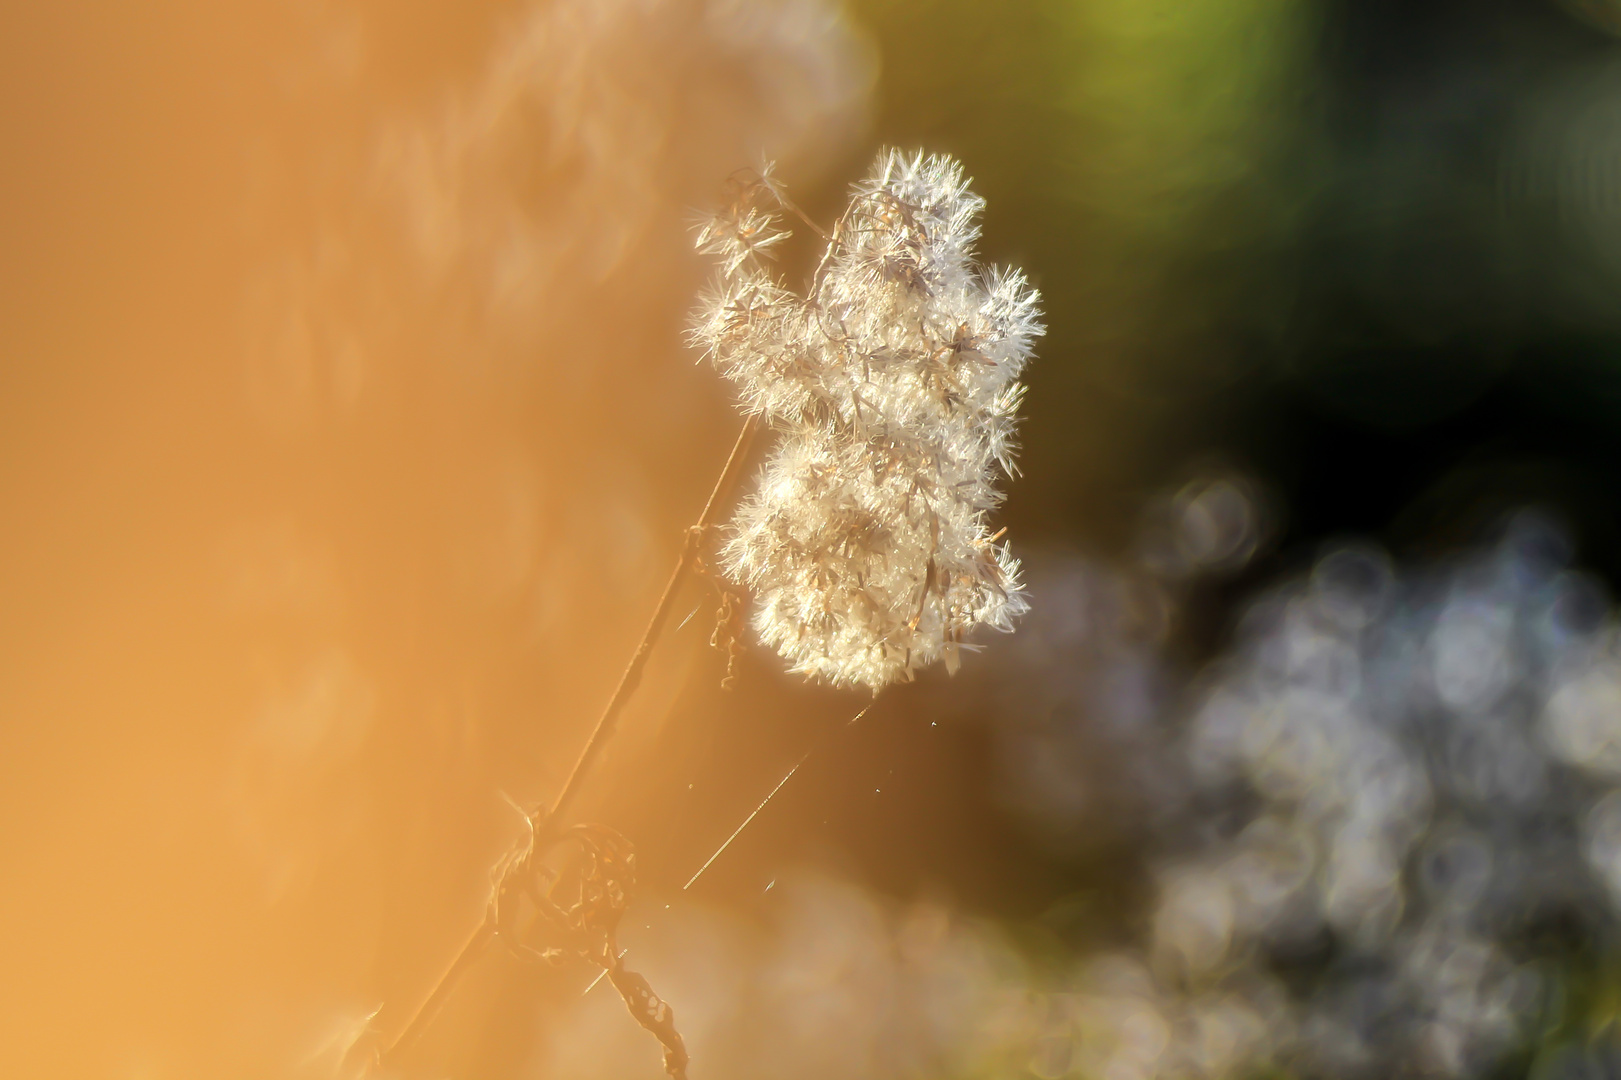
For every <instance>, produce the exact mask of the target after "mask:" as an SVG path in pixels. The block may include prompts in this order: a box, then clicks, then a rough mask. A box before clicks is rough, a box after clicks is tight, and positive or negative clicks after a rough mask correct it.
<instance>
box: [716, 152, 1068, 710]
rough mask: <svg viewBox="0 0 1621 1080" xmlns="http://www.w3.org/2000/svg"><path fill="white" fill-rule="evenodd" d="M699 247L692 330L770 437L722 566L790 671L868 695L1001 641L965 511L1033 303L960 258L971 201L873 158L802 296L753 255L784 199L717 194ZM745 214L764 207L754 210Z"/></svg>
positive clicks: (1009, 440) (990, 488)
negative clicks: (990, 636)
mask: <svg viewBox="0 0 1621 1080" xmlns="http://www.w3.org/2000/svg"><path fill="white" fill-rule="evenodd" d="M731 195H732V197H731V199H730V202H729V205H728V206H727V207H726V209H725V210H724V211H723V212H722V213H721V214H719V215H717V216H716V218H715V219H714V220H713V221H711V222H709V223H708V224H706V225H705V226H704V227H703V229H702V231H701V233H700V235H699V246H700V248H701V249H702V250H704V251H705V252H707V253H710V254H713V255H715V256H716V257H717V258H718V259H719V260H720V272H719V275H718V277H717V280H716V282H715V284H714V286H713V287H712V289H711V290H710V292H709V293H708V294H707V295H706V296H705V298H704V300H703V303H702V306H701V307H700V309H699V311H698V313H697V315H696V317H695V319H694V324H693V331H692V339H693V341H694V343H695V344H696V345H697V346H699V347H701V348H702V349H703V350H704V351H705V353H706V355H708V356H709V357H710V358H711V359H712V360H713V361H714V363H715V364H716V366H717V367H718V368H719V369H720V371H721V373H722V374H724V375H725V376H726V377H727V378H729V379H731V380H733V381H734V382H735V383H736V384H737V385H738V388H739V390H740V395H741V406H742V408H744V409H745V410H746V411H748V412H751V413H757V414H761V415H763V416H764V417H765V418H766V419H767V420H768V421H770V422H771V423H772V424H773V426H774V427H776V428H777V429H778V430H779V431H780V432H781V433H782V437H781V439H780V440H779V442H778V444H777V446H776V448H775V449H774V451H773V452H772V454H771V457H770V459H769V460H768V461H767V463H766V465H765V467H764V469H763V471H762V474H761V477H760V482H759V486H758V489H757V490H756V492H755V493H754V494H753V495H752V496H750V497H749V498H747V499H746V500H745V501H744V503H743V505H742V507H741V508H740V509H739V511H738V514H737V517H736V519H735V520H734V522H733V525H732V535H731V537H730V539H729V541H728V542H727V543H726V545H725V546H724V548H723V550H722V563H723V566H724V568H725V570H726V573H727V574H728V576H729V577H731V578H732V580H734V581H736V582H738V583H740V584H743V585H745V586H747V587H748V588H749V589H750V590H751V591H752V593H753V594H754V596H755V598H756V601H757V607H756V611H755V615H754V625H755V628H756V629H757V630H758V632H759V634H760V637H761V639H762V640H763V641H765V642H766V643H767V644H769V645H771V646H773V647H774V648H776V649H777V650H778V651H779V652H780V653H782V655H783V656H784V657H786V658H787V659H788V660H790V661H791V662H792V664H793V667H794V670H796V671H800V672H803V673H806V674H810V675H814V676H817V677H820V678H823V679H825V680H827V681H829V682H832V683H834V684H836V685H851V684H860V685H866V686H869V687H871V688H873V689H875V690H876V689H878V688H879V687H881V686H883V685H885V684H886V683H889V682H892V681H894V680H895V679H897V678H910V677H911V674H912V672H913V671H914V670H915V669H917V668H918V667H921V666H924V665H927V664H929V663H932V662H934V661H935V660H939V659H943V660H945V662H946V664H947V666H948V668H950V669H951V670H955V668H956V664H957V651H958V649H959V648H960V647H962V646H963V644H964V640H965V637H966V636H967V634H968V632H969V631H970V630H972V629H973V627H975V626H976V625H979V624H981V623H984V624H989V625H990V626H993V627H995V628H996V629H999V630H1011V629H1012V627H1013V619H1014V618H1015V617H1016V616H1017V615H1019V614H1020V613H1021V612H1023V611H1024V610H1025V609H1026V607H1027V604H1026V602H1025V599H1024V595H1023V589H1022V586H1021V584H1020V582H1019V564H1018V561H1017V560H1015V559H1013V558H1012V557H1011V556H1010V555H1009V554H1008V551H1007V548H1006V546H1005V545H1003V544H999V543H997V542H996V541H997V538H998V537H999V536H1000V533H998V534H995V535H993V534H992V532H991V529H990V526H989V525H988V524H987V522H986V517H987V515H988V514H989V513H990V512H991V511H992V510H994V509H995V508H996V506H997V505H998V504H999V503H1000V502H1001V498H1002V496H1001V493H1000V492H999V491H998V490H997V488H996V480H997V478H998V476H999V474H1001V473H1011V472H1012V471H1013V455H1014V453H1015V451H1016V449H1017V447H1016V444H1015V441H1014V435H1015V428H1016V425H1017V412H1018V407H1019V403H1020V400H1021V399H1022V397H1023V387H1022V386H1020V385H1019V384H1018V382H1017V379H1018V376H1019V373H1020V371H1021V370H1022V369H1023V367H1024V365H1025V364H1026V363H1027V362H1028V361H1029V359H1030V356H1031V351H1032V348H1033V345H1034V342H1035V339H1036V338H1037V337H1039V336H1040V335H1041V333H1042V330H1043V328H1042V325H1041V321H1040V311H1039V309H1038V307H1037V304H1038V300H1039V297H1038V294H1037V293H1036V291H1035V290H1034V289H1032V288H1031V287H1030V286H1029V284H1028V283H1027V282H1026V281H1025V279H1024V276H1023V275H1022V274H1020V273H1019V272H1018V271H1014V270H996V269H990V270H987V269H985V268H983V267H981V266H980V265H979V264H977V263H976V262H975V261H974V258H973V245H974V241H975V240H976V239H977V237H978V235H979V226H978V217H979V213H980V211H981V210H982V209H983V207H984V201H983V200H982V199H980V198H979V197H978V196H977V195H975V194H973V193H972V192H971V191H970V190H969V189H968V182H967V180H966V179H965V178H964V177H963V174H962V167H961V166H960V165H958V164H957V162H955V161H953V160H952V159H950V158H948V157H943V156H928V157H925V156H924V155H922V154H916V155H911V156H908V155H904V154H901V153H899V152H896V151H893V150H891V151H886V152H885V153H883V154H881V155H880V156H879V158H878V161H877V163H876V164H875V166H874V167H873V170H872V173H871V174H870V175H869V176H868V177H867V179H865V180H863V181H861V182H860V183H858V184H856V185H855V187H854V191H853V194H852V197H851V201H850V205H849V208H848V209H847V210H846V211H845V212H844V215H843V216H842V217H841V218H840V219H839V221H838V222H837V224H836V225H835V226H834V229H833V232H832V235H831V236H830V237H829V238H828V243H827V248H826V251H825V252H824V254H823V256H822V259H821V261H820V264H819V265H818V267H817V270H816V273H815V276H814V278H813V279H812V281H811V284H810V288H809V290H808V293H807V296H805V297H803V298H801V297H799V296H798V295H796V294H794V293H793V292H792V291H790V290H788V289H786V288H784V287H783V286H782V285H781V284H780V283H779V282H778V281H777V280H776V279H775V277H774V276H773V275H772V274H771V273H770V270H769V267H768V264H767V259H768V257H769V256H770V254H771V251H772V248H773V247H774V245H776V244H777V243H779V242H780V241H781V240H782V239H783V237H784V236H785V235H786V234H785V233H784V232H783V231H782V230H781V229H780V228H779V227H778V224H777V215H776V213H775V212H774V210H775V209H782V208H786V209H789V210H793V211H795V212H797V208H796V207H794V206H793V204H792V203H791V202H789V201H788V199H787V197H786V196H785V195H784V194H783V192H782V189H781V185H780V184H779V183H778V182H777V181H776V179H775V177H773V176H772V175H771V174H770V170H769V169H767V170H764V172H763V174H762V175H761V176H759V177H756V178H753V179H751V180H749V181H747V182H734V183H733V185H732V192H731ZM767 204H770V205H769V206H768V205H767Z"/></svg>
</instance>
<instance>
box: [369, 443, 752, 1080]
mask: <svg viewBox="0 0 1621 1080" xmlns="http://www.w3.org/2000/svg"><path fill="white" fill-rule="evenodd" d="M759 428H760V418H759V417H758V416H750V417H748V419H747V420H746V421H745V422H744V424H743V429H742V430H741V431H740V432H738V436H737V441H736V442H735V443H734V444H733V445H732V450H731V454H730V455H729V456H728V457H727V459H726V465H725V467H724V468H723V469H722V470H721V474H720V477H719V478H718V479H717V480H716V481H715V486H714V488H713V489H711V491H710V493H709V499H708V501H707V502H706V503H705V505H704V509H703V513H702V514H701V515H699V518H698V521H697V523H696V524H694V525H693V526H692V527H691V528H689V529H688V530H687V534H686V539H685V541H684V543H683V544H682V548H681V554H680V556H679V557H678V558H677V560H676V564H675V568H674V569H673V570H672V571H671V572H670V577H669V580H668V581H667V582H666V583H665V586H664V591H663V593H662V594H660V596H659V600H658V604H657V606H656V607H654V609H653V617H652V618H651V619H649V620H648V624H647V629H646V631H645V632H644V633H643V634H642V639H641V641H640V642H639V643H638V644H637V646H636V651H635V652H634V653H632V654H631V658H630V662H629V663H628V664H626V665H625V670H624V672H623V674H621V675H620V677H619V683H618V685H617V686H616V687H615V688H614V692H613V696H612V697H610V698H609V699H608V704H607V706H606V707H605V708H604V709H603V711H602V715H601V716H600V717H599V718H598V719H597V723H596V726H595V727H594V728H593V729H592V731H591V737H590V738H589V739H588V740H587V741H586V744H585V747H584V749H583V750H581V752H580V756H579V758H578V760H576V761H575V763H574V768H573V769H572V770H571V771H570V773H569V776H568V779H567V780H566V781H565V782H564V784H563V787H562V790H560V791H559V792H558V794H557V797H556V798H555V799H554V800H553V801H552V805H551V807H550V809H537V810H535V811H533V812H531V813H529V814H526V815H525V819H526V821H527V824H528V832H527V835H526V836H525V838H524V839H523V840H522V841H521V842H520V843H519V844H518V845H517V846H516V847H514V848H513V850H512V851H510V852H508V853H507V855H505V856H504V857H503V858H502V859H501V861H500V862H499V863H497V864H496V866H495V868H494V869H493V870H492V874H491V876H492V878H493V887H492V891H491V897H490V903H489V905H488V906H487V908H486V910H485V914H484V918H483V920H482V921H481V922H480V923H479V924H478V926H476V927H475V928H474V929H473V932H472V934H471V935H470V936H469V937H468V939H467V942H466V944H464V945H463V946H462V947H461V950H460V951H459V952H458V953H457V954H456V957H455V959H454V960H452V961H451V963H450V966H449V967H448V968H446V969H445V972H444V974H443V975H441V976H440V977H439V980H438V982H436V983H435V984H434V986H433V989H432V990H431V991H429V993H428V996H427V997H426V998H424V999H423V1001H422V1004H421V1005H419V1006H418V1007H417V1009H416V1011H415V1012H414V1013H412V1014H411V1017H410V1018H409V1019H408V1020H407V1021H406V1022H405V1024H404V1026H403V1027H401V1028H400V1031H399V1034H397V1035H396V1036H395V1037H394V1039H393V1040H392V1041H391V1042H390V1043H388V1045H387V1046H385V1047H382V1048H381V1049H373V1050H372V1052H371V1055H370V1060H369V1062H367V1064H369V1065H370V1066H372V1067H374V1068H375V1067H381V1066H386V1065H389V1064H392V1063H394V1062H395V1061H396V1060H397V1059H398V1057H399V1055H400V1054H402V1053H403V1052H404V1051H405V1050H407V1049H408V1048H409V1047H410V1046H411V1045H412V1044H413V1043H414V1042H415V1041H416V1039H417V1037H418V1036H420V1035H421V1034H422V1031H423V1030H424V1029H425V1028H426V1027H427V1026H428V1024H429V1023H431V1022H432V1020H433V1018H434V1016H435V1015H436V1014H437V1013H438V1011H439V1009H440V1007H441V1006H443V1004H444V1003H445V999H446V998H448V997H449V996H450V992H451V990H452V989H453V988H454V987H455V985H456V983H457V982H458V981H459V980H460V979H461V977H462V976H463V975H465V974H466V973H467V970H468V969H469V968H470V967H472V965H473V964H474V962H475V961H477V959H478V958H479V957H480V956H481V955H482V954H483V952H484V950H485V948H486V947H487V946H488V945H489V944H490V943H491V942H493V941H494V940H495V939H496V938H498V937H499V938H502V939H503V940H504V941H505V942H506V943H507V944H508V946H509V947H510V948H511V949H512V951H513V952H514V953H515V954H517V955H519V956H522V957H524V958H525V959H529V960H545V961H548V962H557V961H559V960H561V959H564V958H566V957H567V956H568V955H574V956H580V957H583V958H585V959H588V960H590V961H592V962H593V963H597V964H599V965H601V966H602V967H603V968H604V970H605V971H606V973H607V976H608V979H609V981H610V982H611V983H612V984H613V986H614V989H616V990H617V991H619V994H620V996H621V997H622V998H624V1000H625V1004H626V1006H627V1007H628V1008H629V1009H630V1011H631V1015H632V1016H633V1017H635V1019H636V1021H637V1023H639V1024H641V1025H642V1026H643V1027H645V1028H647V1029H648V1030H649V1031H651V1032H652V1033H653V1034H654V1035H655V1036H656V1037H657V1038H658V1040H659V1042H660V1043H661V1044H663V1046H664V1064H665V1070H666V1071H667V1072H668V1073H669V1074H670V1076H671V1077H673V1078H675V1080H682V1078H684V1076H685V1069H686V1061H687V1056H686V1050H685V1048H684V1046H683V1045H682V1042H681V1036H680V1035H679V1034H678V1033H677V1032H676V1030H675V1025H674V1020H673V1015H672V1013H671V1011H670V1008H669V1005H668V1004H667V1003H666V1002H664V1001H662V1000H661V999H660V998H659V997H658V996H657V995H656V994H654V993H653V990H652V987H650V986H649V985H648V983H647V980H646V979H644V978H642V976H640V975H638V974H636V973H635V972H632V971H627V970H625V968H624V966H623V964H622V961H621V956H620V951H619V950H618V949H617V947H616V946H615V944H614V938H613V931H614V928H615V926H616V925H617V921H618V916H619V914H620V913H622V912H623V910H624V906H625V905H626V904H628V903H629V899H630V891H631V889H632V887H633V886H634V881H635V874H634V865H635V864H634V858H635V856H634V853H633V851H632V849H631V846H630V843H629V841H627V840H625V838H624V837H622V836H620V835H619V834H618V833H616V832H614V831H613V830H611V829H608V828H607V827H606V826H600V825H575V826H569V825H567V823H566V818H565V817H564V815H565V814H566V813H567V811H568V809H569V807H570V806H571V804H572V803H573V801H574V799H575V798H576V797H577V796H578V795H579V793H580V789H581V787H582V786H583V784H584V782H585V779H586V777H587V776H588V775H589V774H590V772H591V769H592V767H593V766H594V765H595V764H596V762H597V759H598V758H599V757H600V756H601V753H602V750H603V747H605V746H606V745H607V743H608V741H609V740H610V739H611V738H613V735H614V733H615V731H616V730H617V728H618V722H619V716H620V713H621V712H622V711H623V710H624V708H625V705H626V703H628V702H629V700H630V698H631V695H632V694H634V693H635V691H636V687H637V685H638V684H639V683H640V682H641V678H642V671H643V669H644V668H645V667H646V666H647V659H648V656H649V654H650V653H651V652H652V650H653V646H654V644H656V643H657V641H658V639H659V636H660V634H661V633H662V632H663V630H664V624H665V623H666V622H667V621H668V620H669V615H670V608H671V606H672V605H673V603H674V602H675V597H676V594H677V593H678V592H679V591H680V588H681V585H682V584H683V583H684V581H685V580H686V577H687V575H688V574H689V573H690V572H692V571H693V570H695V569H697V568H698V567H699V566H700V564H701V556H702V546H703V542H704V539H705V537H706V536H707V535H708V533H709V531H710V529H711V528H712V527H713V526H714V525H715V522H716V517H717V515H718V514H719V512H720V510H721V508H722V507H723V506H724V505H725V504H726V503H727V502H729V501H730V498H731V495H732V492H733V491H734V490H735V488H736V486H737V483H738V480H739V478H740V477H741V476H742V472H743V467H744V464H745V463H746V462H747V460H748V456H749V451H750V449H751V447H752V446H753V443H754V438H755V435H756V434H757V433H758V431H759ZM569 840H572V841H574V842H575V843H577V844H578V845H580V847H581V851H582V858H583V868H582V869H580V870H578V871H576V872H575V873H574V874H573V875H570V876H571V879H572V883H573V885H574V887H576V888H577V889H578V890H580V896H579V897H578V898H577V899H576V900H575V901H574V902H573V904H571V906H570V907H568V908H563V907H561V906H560V905H559V904H558V903H557V902H556V901H555V899H554V893H555V890H556V889H557V887H558V885H559V884H560V880H561V876H560V875H559V874H558V873H557V872H556V871H554V870H552V869H550V868H549V867H547V866H546V865H545V864H544V862H543V861H542V860H543V859H544V858H545V857H546V856H547V855H548V854H549V853H550V852H551V851H552V849H554V848H555V847H557V846H558V845H559V844H561V843H563V842H564V841H569ZM520 896H521V897H526V898H527V899H529V900H530V902H531V904H532V905H533V906H534V908H535V910H536V912H537V913H538V914H539V922H540V923H541V924H543V925H544V926H545V927H546V928H548V929H550V930H552V931H553V932H554V934H556V935H557V937H558V938H559V940H560V942H561V947H560V946H558V945H552V946H548V947H547V948H546V949H536V948H534V947H533V946H531V945H528V944H527V943H525V942H523V941H522V939H521V937H520V935H519V933H518V910H519V905H518V903H516V902H515V901H517V900H518V898H519V897H520ZM353 1053H354V1051H353V1050H352V1051H351V1054H353Z"/></svg>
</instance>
